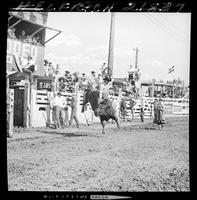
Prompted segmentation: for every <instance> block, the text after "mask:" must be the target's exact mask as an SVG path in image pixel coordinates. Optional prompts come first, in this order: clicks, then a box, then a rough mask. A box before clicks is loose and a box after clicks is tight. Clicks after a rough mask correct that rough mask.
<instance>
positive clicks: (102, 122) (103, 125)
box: [101, 120, 105, 134]
mask: <svg viewBox="0 0 197 200" xmlns="http://www.w3.org/2000/svg"><path fill="white" fill-rule="evenodd" d="M101 125H102V127H103V130H102V134H105V123H104V121H103V120H101Z"/></svg>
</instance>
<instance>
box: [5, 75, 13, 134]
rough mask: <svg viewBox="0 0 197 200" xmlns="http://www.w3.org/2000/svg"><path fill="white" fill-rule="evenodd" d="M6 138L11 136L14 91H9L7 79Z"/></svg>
mask: <svg viewBox="0 0 197 200" xmlns="http://www.w3.org/2000/svg"><path fill="white" fill-rule="evenodd" d="M6 89H7V136H8V137H12V136H13V126H14V124H13V115H14V111H13V110H14V90H13V89H9V78H7V88H6Z"/></svg>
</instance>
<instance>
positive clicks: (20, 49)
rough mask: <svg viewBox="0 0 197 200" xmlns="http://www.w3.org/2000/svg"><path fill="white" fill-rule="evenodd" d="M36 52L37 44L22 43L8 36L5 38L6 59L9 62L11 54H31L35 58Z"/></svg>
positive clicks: (24, 55)
mask: <svg viewBox="0 0 197 200" xmlns="http://www.w3.org/2000/svg"><path fill="white" fill-rule="evenodd" d="M37 53H38V51H37V46H35V45H32V44H31V43H24V42H21V41H19V40H15V39H10V38H8V39H7V55H8V56H7V61H8V62H9V63H10V62H11V61H12V59H11V58H10V57H11V55H13V54H16V55H19V56H23V57H27V56H31V57H33V58H34V59H36V58H37Z"/></svg>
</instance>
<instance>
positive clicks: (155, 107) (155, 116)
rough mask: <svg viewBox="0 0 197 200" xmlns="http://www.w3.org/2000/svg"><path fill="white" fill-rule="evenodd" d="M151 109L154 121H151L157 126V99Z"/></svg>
mask: <svg viewBox="0 0 197 200" xmlns="http://www.w3.org/2000/svg"><path fill="white" fill-rule="evenodd" d="M153 108H154V120H153V123H155V124H158V99H157V98H155V100H154V103H153Z"/></svg>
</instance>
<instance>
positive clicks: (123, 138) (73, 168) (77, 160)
mask: <svg viewBox="0 0 197 200" xmlns="http://www.w3.org/2000/svg"><path fill="white" fill-rule="evenodd" d="M166 121H167V124H166V125H165V126H164V129H163V130H162V131H161V130H158V127H157V126H156V125H153V124H152V120H148V119H147V120H145V122H144V123H141V122H140V121H139V120H138V119H137V120H135V121H134V122H121V130H118V129H117V128H116V125H115V124H107V125H106V134H105V135H102V133H101V125H100V124H92V125H90V126H87V125H83V126H81V127H80V128H79V129H77V128H75V127H73V128H69V129H68V128H67V129H59V130H56V129H50V128H32V129H27V130H23V129H15V133H14V137H13V138H11V139H10V138H8V140H7V163H8V190H11V191H12V190H14V191H19V190H20V191H21V190H24V191H130V192H132V191H190V185H189V118H188V117H170V118H167V119H166Z"/></svg>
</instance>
